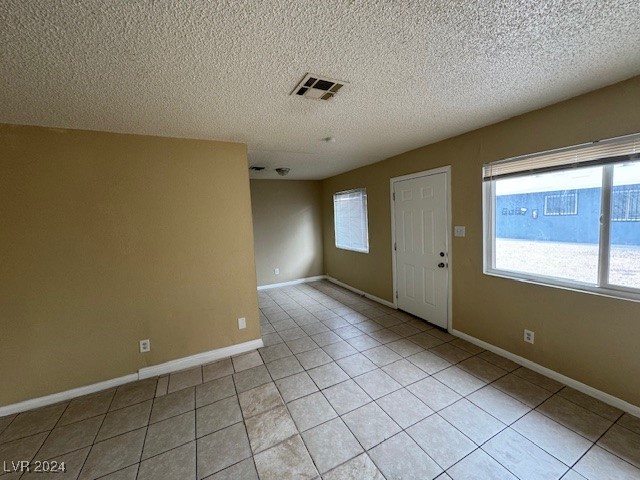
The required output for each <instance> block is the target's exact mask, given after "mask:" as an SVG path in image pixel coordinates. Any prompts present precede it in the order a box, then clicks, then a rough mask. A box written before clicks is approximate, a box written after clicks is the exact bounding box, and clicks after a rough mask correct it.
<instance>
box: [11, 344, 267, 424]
mask: <svg viewBox="0 0 640 480" xmlns="http://www.w3.org/2000/svg"><path fill="white" fill-rule="evenodd" d="M263 346H264V344H263V343H262V339H258V340H251V341H249V342H244V343H238V344H236V345H231V346H230V347H224V348H217V349H215V350H211V351H208V352H203V353H198V354H196V355H191V356H189V357H184V358H179V359H177V360H172V361H170V362H166V363H161V364H159V365H153V366H151V367H146V368H141V369H140V370H139V371H138V373H132V374H129V375H125V376H123V377H118V378H113V379H111V380H106V381H104V382H98V383H94V384H91V385H85V386H83V387H78V388H73V389H71V390H65V391H64V392H59V393H53V394H51V395H46V396H44V397H38V398H33V399H30V400H25V401H23V402H19V403H13V404H11V405H5V406H0V417H4V416H6V415H12V414H14V413H20V412H24V411H26V410H31V409H33V408H40V407H46V406H47V405H53V404H54V403H59V402H64V401H66V400H71V399H73V398H76V397H81V396H83V395H88V394H90V393H95V392H99V391H101V390H107V389H109V388H113V387H118V386H120V385H123V384H125V383H130V382H135V381H136V380H142V379H145V378H151V377H156V376H159V375H165V374H167V373H171V372H175V371H178V370H184V369H185V368H190V367H196V366H198V365H203V364H205V363H210V362H215V361H216V360H220V359H223V358H226V357H231V356H233V355H238V354H240V353H244V352H248V351H250V350H255V349H256V348H262V347H263Z"/></svg>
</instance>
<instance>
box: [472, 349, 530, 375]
mask: <svg viewBox="0 0 640 480" xmlns="http://www.w3.org/2000/svg"><path fill="white" fill-rule="evenodd" d="M478 356H479V357H480V358H482V359H484V360H486V361H487V362H489V363H493V364H494V365H496V366H498V367H500V368H502V369H503V370H506V371H508V372H512V371H513V370H515V369H516V368H520V365H518V364H517V363H515V362H512V361H511V360H508V359H506V358H504V357H501V356H500V355H497V354H495V353H493V352H490V351H489V350H485V351H484V352H482V353H480V354H478Z"/></svg>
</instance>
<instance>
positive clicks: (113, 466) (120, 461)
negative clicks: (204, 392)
mask: <svg viewBox="0 0 640 480" xmlns="http://www.w3.org/2000/svg"><path fill="white" fill-rule="evenodd" d="M154 393H155V383H154ZM146 430H147V429H146V428H141V429H139V430H134V431H133V432H129V433H125V434H124V435H120V436H118V437H113V438H110V439H109V440H105V441H104V442H100V443H96V444H95V445H94V446H93V447H92V448H91V452H90V453H89V457H88V458H87V461H86V462H85V464H84V467H83V468H82V472H80V477H79V480H90V479H94V478H98V477H101V476H104V475H106V474H108V473H112V472H115V471H116V470H121V469H122V468H124V467H127V466H129V465H133V464H135V463H138V462H139V461H140V455H141V454H142V445H143V443H144V437H145V433H146Z"/></svg>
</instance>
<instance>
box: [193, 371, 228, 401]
mask: <svg viewBox="0 0 640 480" xmlns="http://www.w3.org/2000/svg"><path fill="white" fill-rule="evenodd" d="M235 394H236V387H235V384H234V383H233V377H232V376H231V375H228V376H226V377H222V378H217V379H215V380H211V381H209V382H207V383H203V384H202V385H196V407H203V406H205V405H209V404H210V403H213V402H217V401H218V400H222V399H223V398H227V397H231V396H233V395H235Z"/></svg>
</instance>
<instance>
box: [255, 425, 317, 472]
mask: <svg viewBox="0 0 640 480" xmlns="http://www.w3.org/2000/svg"><path fill="white" fill-rule="evenodd" d="M255 462H256V468H257V470H258V474H259V475H260V480H283V479H285V478H292V479H293V478H295V479H296V480H310V479H313V478H317V477H318V471H317V470H316V467H315V466H314V464H313V462H312V461H311V458H310V457H309V452H308V451H307V449H306V448H305V446H304V443H303V442H302V440H301V439H300V436H299V435H295V436H293V437H291V438H289V439H287V440H285V441H284V442H282V443H280V444H278V445H276V446H275V447H272V448H270V449H268V450H265V451H263V452H260V453H258V454H257V455H256V456H255Z"/></svg>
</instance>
